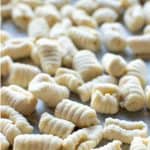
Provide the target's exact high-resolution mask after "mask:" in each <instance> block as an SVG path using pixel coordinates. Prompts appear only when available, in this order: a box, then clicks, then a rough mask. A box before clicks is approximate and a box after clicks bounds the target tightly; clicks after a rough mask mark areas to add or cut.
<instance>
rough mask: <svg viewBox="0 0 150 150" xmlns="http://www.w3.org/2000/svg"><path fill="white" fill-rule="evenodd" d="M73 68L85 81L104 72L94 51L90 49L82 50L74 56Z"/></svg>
mask: <svg viewBox="0 0 150 150" xmlns="http://www.w3.org/2000/svg"><path fill="white" fill-rule="evenodd" d="M73 68H74V69H75V70H77V71H78V72H79V73H80V75H81V77H82V79H83V80H84V81H89V80H91V79H93V78H95V77H97V76H98V75H101V74H102V72H103V69H102V66H101V64H100V63H99V62H98V60H97V58H96V56H95V55H94V53H92V52H90V51H88V50H82V51H80V52H78V53H77V54H76V55H75V56H74V57H73Z"/></svg>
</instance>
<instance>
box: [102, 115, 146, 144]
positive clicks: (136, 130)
mask: <svg viewBox="0 0 150 150" xmlns="http://www.w3.org/2000/svg"><path fill="white" fill-rule="evenodd" d="M147 134H148V127H147V125H146V124H145V123H144V122H143V121H126V120H119V119H113V118H107V119H106V120H105V126H104V134H103V135H104V138H106V139H109V140H112V139H113V140H120V141H122V142H123V143H128V144H130V143H131V141H132V140H133V138H134V137H136V136H140V137H146V136H147Z"/></svg>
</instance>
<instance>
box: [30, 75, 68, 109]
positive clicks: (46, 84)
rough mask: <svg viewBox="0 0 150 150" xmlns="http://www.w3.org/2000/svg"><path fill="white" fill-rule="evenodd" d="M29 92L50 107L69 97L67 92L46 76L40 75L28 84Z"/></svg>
mask: <svg viewBox="0 0 150 150" xmlns="http://www.w3.org/2000/svg"><path fill="white" fill-rule="evenodd" d="M28 89H29V91H31V92H32V93H33V95H34V96H35V97H36V98H38V99H41V100H43V101H44V102H45V103H47V104H48V106H50V107H55V106H56V105H57V104H58V103H59V102H60V101H62V99H63V98H68V97H69V90H68V89H67V88H66V87H64V86H61V85H58V84H56V83H55V80H54V79H53V78H52V77H50V76H49V75H48V74H44V73H40V74H38V75H37V76H35V78H33V80H32V81H31V82H30V84H29V88H28Z"/></svg>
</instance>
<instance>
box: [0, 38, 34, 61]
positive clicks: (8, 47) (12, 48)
mask: <svg viewBox="0 0 150 150" xmlns="http://www.w3.org/2000/svg"><path fill="white" fill-rule="evenodd" d="M32 49H33V43H32V42H31V41H30V39H28V38H19V39H18V38H16V39H10V40H7V41H6V42H5V44H4V46H2V50H1V52H0V55H1V56H7V55H8V56H10V57H11V58H12V59H20V58H24V57H28V56H29V55H30V53H31V51H32Z"/></svg>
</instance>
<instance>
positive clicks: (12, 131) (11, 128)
mask: <svg viewBox="0 0 150 150" xmlns="http://www.w3.org/2000/svg"><path fill="white" fill-rule="evenodd" d="M0 132H1V133H2V134H4V135H5V137H6V139H7V140H8V142H9V143H10V144H11V145H12V144H13V141H14V138H15V137H16V136H17V135H19V134H21V132H20V130H19V129H18V128H17V127H16V125H14V124H13V123H12V121H10V120H8V119H2V118H0Z"/></svg>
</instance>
